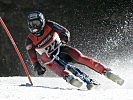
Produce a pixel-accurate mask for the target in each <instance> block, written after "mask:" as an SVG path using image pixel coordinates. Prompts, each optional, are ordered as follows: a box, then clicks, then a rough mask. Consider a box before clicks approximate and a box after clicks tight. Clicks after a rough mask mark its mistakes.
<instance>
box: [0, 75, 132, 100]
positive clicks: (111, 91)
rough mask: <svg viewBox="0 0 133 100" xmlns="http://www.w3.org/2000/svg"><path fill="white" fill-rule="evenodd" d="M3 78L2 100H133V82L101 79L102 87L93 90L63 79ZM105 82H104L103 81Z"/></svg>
mask: <svg viewBox="0 0 133 100" xmlns="http://www.w3.org/2000/svg"><path fill="white" fill-rule="evenodd" d="M31 79H32V82H33V86H29V85H28V83H29V81H28V78H27V77H1V78H0V100H133V80H131V81H130V82H129V81H127V83H126V82H125V84H124V85H123V86H119V85H117V84H115V83H113V82H112V81H110V80H108V79H106V78H103V79H102V77H101V80H102V81H101V85H100V86H99V87H97V88H94V89H92V90H87V89H86V87H85V86H82V87H81V89H77V88H76V87H73V86H71V85H70V84H68V83H66V82H65V81H64V80H63V79H62V78H58V77H57V78H52V77H31ZM103 80H104V81H103ZM99 81H100V80H99Z"/></svg>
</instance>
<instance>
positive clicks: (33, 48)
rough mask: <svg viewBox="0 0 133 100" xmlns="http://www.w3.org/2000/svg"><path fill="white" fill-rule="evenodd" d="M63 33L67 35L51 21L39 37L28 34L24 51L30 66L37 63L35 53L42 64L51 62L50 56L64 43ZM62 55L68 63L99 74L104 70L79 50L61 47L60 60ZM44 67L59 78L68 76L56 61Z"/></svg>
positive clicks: (66, 31) (65, 30)
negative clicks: (74, 63)
mask: <svg viewBox="0 0 133 100" xmlns="http://www.w3.org/2000/svg"><path fill="white" fill-rule="evenodd" d="M65 33H69V31H68V30H67V29H65V28H64V27H62V26H60V25H58V24H57V23H55V22H51V21H47V22H46V24H45V26H44V30H43V34H42V35H41V36H39V37H37V36H35V35H33V34H32V33H30V34H29V35H28V37H27V41H26V49H27V52H28V55H29V58H30V60H31V62H32V64H33V65H34V63H36V62H38V56H37V53H39V55H40V58H41V61H42V62H43V63H46V62H49V61H50V60H51V55H52V54H53V53H54V52H55V51H56V50H57V46H58V44H59V43H60V42H61V41H64V40H62V38H61V36H62V35H63V34H65ZM68 38H69V36H68ZM68 40H69V39H68ZM62 54H64V55H66V57H67V59H65V60H67V61H68V62H69V61H72V60H74V61H76V62H77V63H80V64H84V65H86V66H88V67H89V68H91V69H93V70H95V71H97V72H99V73H101V74H102V73H103V71H104V70H105V69H106V68H105V67H104V65H102V64H101V63H99V62H97V61H96V60H94V59H92V58H89V57H87V56H84V55H83V54H82V53H81V52H80V51H79V50H77V49H75V48H72V47H70V46H67V45H62V46H61V47H60V55H59V56H60V57H61V59H63V57H64V56H62ZM46 67H48V68H49V69H50V70H51V71H53V72H54V73H56V74H57V75H58V76H60V77H63V76H64V75H66V74H68V72H66V71H65V70H64V68H63V67H62V66H61V65H60V64H58V63H57V62H56V61H53V62H52V63H50V64H46Z"/></svg>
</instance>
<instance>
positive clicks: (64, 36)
mask: <svg viewBox="0 0 133 100" xmlns="http://www.w3.org/2000/svg"><path fill="white" fill-rule="evenodd" d="M49 23H51V25H52V27H53V30H54V31H56V32H57V33H58V34H59V37H60V39H61V41H62V42H63V43H67V42H69V41H70V32H69V31H68V30H67V29H66V28H65V27H63V26H61V25H59V24H57V23H55V22H52V21H50V22H49Z"/></svg>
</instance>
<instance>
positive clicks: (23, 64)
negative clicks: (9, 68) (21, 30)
mask: <svg viewBox="0 0 133 100" xmlns="http://www.w3.org/2000/svg"><path fill="white" fill-rule="evenodd" d="M0 23H1V24H2V26H3V28H4V29H5V31H6V33H7V36H8V37H9V39H10V41H11V43H12V45H13V47H14V48H15V51H16V53H17V55H18V57H19V59H20V61H21V63H22V66H23V68H24V70H25V73H26V75H27V77H28V79H29V82H30V83H31V85H33V83H32V81H31V78H30V74H29V72H28V69H27V67H26V64H25V62H24V60H23V58H22V55H21V54H20V52H19V50H18V47H17V45H16V43H15V41H14V39H13V37H12V36H11V33H10V32H9V30H8V28H7V27H6V25H5V23H4V21H3V20H2V18H1V17H0Z"/></svg>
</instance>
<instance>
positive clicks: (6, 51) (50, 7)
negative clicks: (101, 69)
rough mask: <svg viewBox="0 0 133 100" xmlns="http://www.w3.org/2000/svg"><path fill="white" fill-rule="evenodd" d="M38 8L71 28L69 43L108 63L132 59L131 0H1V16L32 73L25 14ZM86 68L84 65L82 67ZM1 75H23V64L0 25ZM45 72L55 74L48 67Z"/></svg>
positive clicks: (117, 63)
mask: <svg viewBox="0 0 133 100" xmlns="http://www.w3.org/2000/svg"><path fill="white" fill-rule="evenodd" d="M34 10H38V11H41V12H42V13H44V16H45V18H46V19H47V20H52V21H55V22H57V23H59V24H61V25H63V26H64V27H66V28H67V29H68V30H69V31H70V32H71V42H70V43H69V45H71V46H73V47H76V48H77V49H79V50H80V51H81V52H82V53H83V54H85V55H87V56H90V57H93V58H95V59H96V60H98V61H100V62H102V63H103V64H105V65H106V66H109V67H112V66H114V67H119V66H120V67H121V68H123V67H125V66H123V64H124V63H126V62H129V61H130V64H131V65H132V63H133V61H132V58H133V50H132V49H133V0H0V16H1V17H2V19H3V20H4V22H5V24H6V25H7V27H8V29H9V31H10V33H11V34H12V36H13V38H14V41H15V42H16V44H17V46H18V48H19V50H20V52H21V54H22V56H23V58H24V61H25V63H26V65H27V67H28V69H29V72H30V74H31V76H36V74H35V73H34V71H33V68H32V66H31V64H30V62H29V59H28V56H27V53H26V49H25V39H26V37H27V35H28V34H29V30H28V27H27V15H28V13H29V12H31V11H34ZM123 62H124V63H123ZM113 64H115V65H113ZM85 70H86V69H85ZM0 76H25V72H24V70H23V67H22V64H21V63H20V60H19V58H18V56H17V54H16V52H15V49H14V48H13V46H12V44H11V42H10V40H9V38H8V37H7V35H6V33H5V31H4V29H3V27H2V25H0ZM46 76H55V75H54V74H53V73H51V72H50V71H49V70H48V71H47V73H46Z"/></svg>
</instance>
